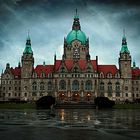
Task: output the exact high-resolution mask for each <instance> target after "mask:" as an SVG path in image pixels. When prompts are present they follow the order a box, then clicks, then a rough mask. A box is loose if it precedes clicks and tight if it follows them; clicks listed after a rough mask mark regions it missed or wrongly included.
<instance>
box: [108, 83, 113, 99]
mask: <svg viewBox="0 0 140 140" xmlns="http://www.w3.org/2000/svg"><path fill="white" fill-rule="evenodd" d="M108 96H112V83H111V82H109V83H108Z"/></svg>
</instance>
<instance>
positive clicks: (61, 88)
mask: <svg viewBox="0 0 140 140" xmlns="http://www.w3.org/2000/svg"><path fill="white" fill-rule="evenodd" d="M59 89H60V90H66V82H65V81H64V80H61V81H60V82H59Z"/></svg>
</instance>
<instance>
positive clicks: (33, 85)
mask: <svg viewBox="0 0 140 140" xmlns="http://www.w3.org/2000/svg"><path fill="white" fill-rule="evenodd" d="M32 90H33V91H36V90H37V84H36V82H33V84H32Z"/></svg>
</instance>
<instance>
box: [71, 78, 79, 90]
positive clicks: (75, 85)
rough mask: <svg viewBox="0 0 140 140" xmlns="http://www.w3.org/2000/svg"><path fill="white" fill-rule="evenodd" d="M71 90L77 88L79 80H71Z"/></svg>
mask: <svg viewBox="0 0 140 140" xmlns="http://www.w3.org/2000/svg"><path fill="white" fill-rule="evenodd" d="M72 90H79V82H78V81H77V80H74V81H73V83H72Z"/></svg>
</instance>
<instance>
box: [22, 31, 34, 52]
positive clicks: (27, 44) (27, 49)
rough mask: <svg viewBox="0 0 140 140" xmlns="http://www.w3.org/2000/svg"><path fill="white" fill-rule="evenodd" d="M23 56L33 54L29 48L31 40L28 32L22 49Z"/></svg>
mask: <svg viewBox="0 0 140 140" xmlns="http://www.w3.org/2000/svg"><path fill="white" fill-rule="evenodd" d="M23 54H33V51H32V48H31V39H30V36H29V32H28V36H27V39H26V47H25V49H24V52H23Z"/></svg>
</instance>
